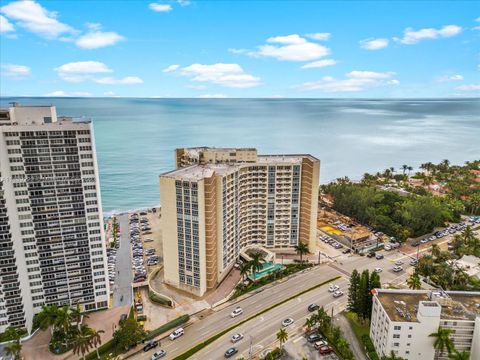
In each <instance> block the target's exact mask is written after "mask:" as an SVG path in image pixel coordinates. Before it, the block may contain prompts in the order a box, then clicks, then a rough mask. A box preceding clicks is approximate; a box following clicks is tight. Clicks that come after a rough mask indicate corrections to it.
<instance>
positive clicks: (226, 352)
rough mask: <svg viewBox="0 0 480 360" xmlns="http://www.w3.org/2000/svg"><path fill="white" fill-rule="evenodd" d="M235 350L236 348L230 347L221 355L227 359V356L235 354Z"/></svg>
mask: <svg viewBox="0 0 480 360" xmlns="http://www.w3.org/2000/svg"><path fill="white" fill-rule="evenodd" d="M237 352H238V349H237V348H234V347H231V348H230V349H228V350H227V351H225V354H223V356H225V358H227V359H228V358H230V357H232V356H233V355H235V354H236V353H237Z"/></svg>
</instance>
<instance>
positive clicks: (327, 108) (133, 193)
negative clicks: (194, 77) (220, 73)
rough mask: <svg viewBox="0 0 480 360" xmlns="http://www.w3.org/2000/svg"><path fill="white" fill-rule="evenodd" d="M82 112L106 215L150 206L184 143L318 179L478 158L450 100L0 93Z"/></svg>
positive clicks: (472, 129)
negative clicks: (254, 156) (298, 160)
mask: <svg viewBox="0 0 480 360" xmlns="http://www.w3.org/2000/svg"><path fill="white" fill-rule="evenodd" d="M14 100H15V101H19V102H20V103H22V104H25V105H27V104H28V105H32V104H54V105H56V106H57V113H58V114H59V115H69V116H76V117H80V116H85V117H87V118H91V119H92V121H93V124H94V128H95V137H96V146H97V154H98V159H99V167H100V180H101V187H102V197H103V208H104V211H105V213H108V212H111V211H119V210H125V209H131V208H140V207H146V206H153V205H157V204H159V179H158V176H159V174H161V173H162V172H165V171H169V170H172V169H173V167H174V149H175V148H177V147H183V146H201V145H206V146H218V147H220V146H228V147H244V146H248V147H256V148H257V149H258V150H259V152H260V153H265V154H268V153H272V154H279V153H310V154H312V155H314V156H316V157H318V158H319V159H320V160H321V182H322V183H325V182H328V181H330V180H333V179H335V178H337V177H340V176H345V175H346V176H349V177H350V178H353V179H359V178H360V177H361V176H362V174H363V173H365V172H366V171H368V172H376V171H379V170H383V169H385V168H387V167H390V166H393V167H395V168H397V169H398V168H400V166H401V165H402V164H407V165H411V166H414V167H417V166H418V165H419V164H421V163H422V162H426V161H433V162H438V161H441V160H442V159H449V160H450V161H451V162H452V163H463V162H464V161H467V160H473V159H479V158H480V102H479V100H478V99H453V100H443V99H438V100H411V99H409V100H351V99H350V100H348V99H341V100H340V99H335V100H322V99H318V100H317V99H139V98H21V99H13V98H2V99H0V105H1V106H2V107H4V106H6V105H7V104H8V102H10V101H14Z"/></svg>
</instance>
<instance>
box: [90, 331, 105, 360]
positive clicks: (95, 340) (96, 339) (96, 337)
mask: <svg viewBox="0 0 480 360" xmlns="http://www.w3.org/2000/svg"><path fill="white" fill-rule="evenodd" d="M104 332H105V331H103V330H98V331H97V330H95V329H91V334H90V336H91V338H92V345H93V347H94V348H95V351H96V352H97V358H98V359H100V354H99V353H98V347H99V346H100V345H102V338H101V337H100V334H103V333H104Z"/></svg>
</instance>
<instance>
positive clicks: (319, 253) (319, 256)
mask: <svg viewBox="0 0 480 360" xmlns="http://www.w3.org/2000/svg"><path fill="white" fill-rule="evenodd" d="M321 256H322V252H321V251H320V250H318V265H320V263H321V261H320V258H321Z"/></svg>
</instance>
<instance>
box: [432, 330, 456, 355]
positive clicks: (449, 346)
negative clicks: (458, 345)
mask: <svg viewBox="0 0 480 360" xmlns="http://www.w3.org/2000/svg"><path fill="white" fill-rule="evenodd" d="M452 332H453V330H452V329H447V328H442V327H439V328H438V330H437V332H435V333H432V334H430V335H428V336H430V337H433V338H434V342H433V347H434V348H435V350H436V351H437V353H438V354H439V355H440V356H442V355H443V353H444V352H445V350H446V351H447V352H448V354H452V353H453V352H454V351H455V346H454V344H453V341H452V339H450V334H451V333H452Z"/></svg>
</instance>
